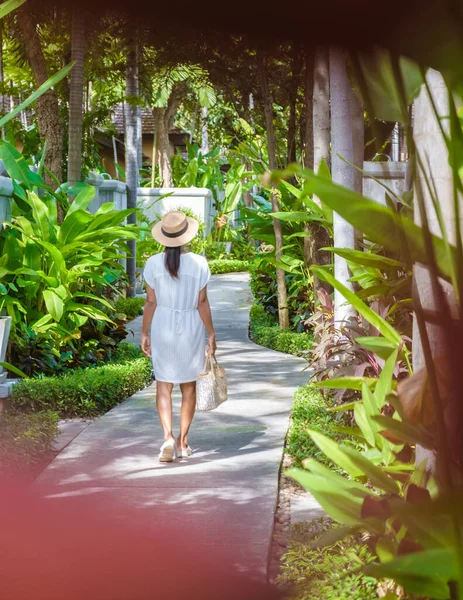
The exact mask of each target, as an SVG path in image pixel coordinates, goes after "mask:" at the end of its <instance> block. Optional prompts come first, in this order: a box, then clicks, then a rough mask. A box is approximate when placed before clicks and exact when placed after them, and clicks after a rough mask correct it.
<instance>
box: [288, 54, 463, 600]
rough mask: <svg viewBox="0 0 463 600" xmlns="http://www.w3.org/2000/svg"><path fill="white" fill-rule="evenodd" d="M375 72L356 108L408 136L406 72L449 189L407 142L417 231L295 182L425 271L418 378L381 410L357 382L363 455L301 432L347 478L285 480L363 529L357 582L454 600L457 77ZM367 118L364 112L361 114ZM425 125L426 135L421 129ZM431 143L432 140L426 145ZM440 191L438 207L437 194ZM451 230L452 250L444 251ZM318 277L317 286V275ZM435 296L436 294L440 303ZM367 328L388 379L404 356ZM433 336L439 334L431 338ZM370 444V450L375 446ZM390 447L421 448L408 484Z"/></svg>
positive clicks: (316, 469)
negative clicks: (393, 117) (376, 581)
mask: <svg viewBox="0 0 463 600" xmlns="http://www.w3.org/2000/svg"><path fill="white" fill-rule="evenodd" d="M380 66H381V68H380V69H379V78H375V77H373V78H371V79H370V78H369V77H367V76H366V70H367V69H366V68H365V65H364V64H362V62H361V61H357V63H356V69H357V70H358V71H359V72H360V75H361V77H360V78H359V79H358V80H359V81H360V82H361V84H362V85H361V92H362V93H363V94H364V97H365V98H366V99H367V101H366V106H367V110H369V111H370V110H371V107H372V106H373V105H374V103H375V101H378V100H380V101H381V102H380V105H383V104H384V102H383V100H384V97H385V98H386V103H387V104H388V105H390V106H391V107H393V108H394V109H395V108H396V107H398V109H399V114H400V115H401V117H400V118H401V119H403V121H405V123H406V129H407V131H408V133H410V132H411V129H410V123H409V120H408V104H407V90H406V89H405V87H406V86H404V80H406V81H407V85H408V86H410V82H411V83H413V81H412V80H410V79H407V69H409V68H411V70H412V71H413V73H414V75H416V74H417V75H418V79H420V80H421V82H423V81H425V85H424V87H423V89H422V91H421V94H420V97H419V99H418V101H417V112H416V114H415V126H416V127H417V128H418V130H419V127H421V126H422V123H421V122H420V121H419V120H418V116H421V115H423V116H425V117H426V119H427V121H426V131H425V132H424V133H425V135H426V134H427V132H429V131H431V130H432V127H434V135H435V138H433V139H436V140H438V137H439V135H441V136H442V139H443V141H444V144H443V145H442V148H441V152H442V154H441V156H443V155H444V154H443V153H444V152H445V151H446V150H448V157H449V165H450V168H449V169H447V170H446V169H445V168H444V166H445V165H444V162H445V161H442V160H441V161H438V168H439V169H441V171H442V173H441V175H442V177H444V179H445V180H446V181H449V182H450V183H451V185H450V186H448V187H445V186H441V187H440V188H439V192H438V191H437V189H436V186H435V184H434V180H433V176H432V173H433V162H432V161H433V156H432V155H431V156H426V157H425V156H424V154H423V146H422V144H421V139H420V144H419V145H418V147H415V145H414V143H413V138H412V137H411V136H409V138H408V143H409V148H411V164H412V168H413V167H415V168H416V172H417V173H418V177H417V178H416V179H415V187H414V190H413V192H414V197H415V202H416V203H417V207H418V208H419V218H420V221H419V222H418V223H414V222H413V221H412V220H411V219H409V218H408V217H407V216H406V215H403V214H398V213H397V211H396V210H395V209H394V207H392V206H381V205H378V204H376V203H375V202H372V201H370V200H367V199H366V198H364V197H362V196H361V195H360V194H357V193H355V192H354V191H352V190H349V189H346V188H343V187H341V186H338V185H335V184H333V183H332V182H330V181H328V180H326V179H323V178H322V177H319V176H315V175H313V174H312V173H310V172H308V173H306V175H307V181H308V193H312V194H316V195H317V196H318V197H320V198H321V199H322V200H323V201H324V202H325V203H326V204H328V205H329V206H330V207H331V208H332V209H333V210H335V211H336V212H337V213H339V215H340V216H342V217H343V218H344V219H346V220H347V221H348V222H349V223H350V224H351V225H352V226H354V227H356V228H358V229H360V231H362V232H363V233H364V234H365V235H366V236H367V237H368V238H369V239H370V240H371V241H373V242H374V243H377V244H380V245H381V246H383V247H384V248H386V249H387V250H388V251H397V249H399V250H400V252H401V254H402V255H403V257H404V262H405V264H406V265H407V269H409V268H410V266H411V265H413V264H414V263H418V264H419V265H422V266H424V267H425V268H424V270H423V267H419V268H417V267H416V266H415V269H416V272H417V273H419V274H420V276H421V275H424V274H425V275H426V276H425V278H424V279H419V278H418V280H417V281H429V282H430V287H429V286H428V288H427V289H428V292H429V296H428V297H427V298H426V297H424V296H423V295H422V292H423V290H420V289H418V295H417V299H416V300H415V302H414V310H415V318H416V321H417V324H418V331H419V337H418V336H417V337H416V338H415V339H414V348H418V350H417V351H416V352H414V357H415V359H416V364H415V368H416V367H417V366H421V364H422V363H423V362H424V364H425V369H422V370H419V371H418V372H417V373H415V375H414V376H413V377H410V378H406V379H405V380H404V381H403V382H400V384H399V386H398V387H397V396H396V395H395V394H394V393H393V392H392V393H391V394H389V395H387V396H386V397H385V398H386V404H384V403H383V402H382V401H381V402H380V401H379V397H378V386H379V387H380V390H381V397H383V396H382V393H383V391H384V388H385V386H384V385H383V384H381V383H380V381H381V379H382V376H381V377H380V378H379V379H373V380H369V381H365V380H363V381H362V382H361V384H360V385H361V390H362V401H361V404H358V407H359V408H357V404H355V405H354V406H353V408H354V416H355V418H356V422H357V425H358V427H359V429H360V430H361V434H362V435H363V437H364V438H365V440H366V442H367V444H368V446H371V448H369V449H367V448H368V446H365V451H364V452H363V453H362V452H353V451H352V449H348V448H345V447H343V446H342V445H341V446H339V445H337V444H335V443H334V444H333V443H332V441H331V440H327V439H326V438H324V437H323V436H320V434H317V433H313V432H312V434H311V435H312V438H313V439H314V441H316V443H317V444H318V445H319V447H320V448H321V449H323V450H324V451H325V453H326V454H327V456H330V457H331V458H332V459H333V460H335V462H336V463H337V464H338V465H339V466H341V467H342V468H344V469H345V470H346V472H347V473H349V475H350V479H344V480H343V479H342V478H337V476H336V474H335V473H333V472H330V471H329V470H323V469H322V468H320V465H317V464H316V463H314V462H312V461H309V462H308V463H306V467H307V472H294V473H293V474H294V476H295V477H297V478H298V480H299V481H300V482H301V483H303V484H304V485H306V487H307V488H308V489H310V490H311V491H312V493H313V494H314V495H315V496H316V497H318V498H319V500H320V501H321V502H322V504H324V505H325V508H326V509H327V510H328V512H329V513H330V514H331V516H333V517H334V518H335V519H337V520H339V521H341V522H342V523H344V524H345V525H347V526H348V527H349V528H350V527H354V528H356V529H358V528H360V529H361V530H367V531H368V536H369V539H370V540H371V547H372V549H373V550H374V552H375V554H376V556H377V561H376V562H375V563H373V564H372V565H370V566H368V567H367V568H366V569H365V572H366V573H368V574H370V575H373V576H375V577H377V578H385V577H386V578H392V579H394V580H395V582H396V583H397V584H398V586H401V587H403V588H405V590H406V591H408V592H409V593H411V594H416V595H418V596H423V597H426V598H428V597H432V598H442V599H449V598H451V599H457V598H458V599H459V598H461V597H462V594H463V578H462V571H461V564H463V559H462V557H463V554H462V546H461V543H460V538H461V510H460V506H461V481H462V478H461V473H462V471H461V465H462V459H461V456H462V443H461V435H460V434H459V433H458V432H459V431H460V428H461V423H462V418H461V414H462V412H461V403H460V402H459V399H460V398H461V378H460V377H459V375H458V371H459V367H458V359H457V357H456V356H457V352H456V346H455V341H456V340H459V339H460V337H461V320H460V319H456V318H455V316H454V315H456V314H459V312H460V298H461V281H460V279H461V277H460V276H461V268H460V267H459V265H461V264H463V258H462V250H461V231H460V225H461V223H460V210H461V208H460V204H459V201H458V200H456V201H455V202H454V203H453V206H454V208H455V213H454V215H453V219H452V223H451V227H452V230H450V229H449V225H450V224H449V222H448V221H447V220H446V215H445V214H444V213H443V211H442V207H441V203H445V202H449V203H452V202H453V201H454V200H455V199H457V198H458V194H459V190H461V189H462V184H461V169H460V167H461V156H462V155H461V152H460V151H459V149H461V147H462V129H461V124H460V122H459V119H458V114H457V111H456V107H455V101H454V98H455V96H454V92H455V91H456V89H460V88H461V78H460V75H459V74H458V75H457V74H456V73H455V72H454V73H453V76H454V77H455V78H454V79H452V78H449V79H448V82H450V83H448V86H449V89H448V90H447V92H445V93H443V90H444V87H443V80H442V78H438V77H437V76H436V74H435V72H431V73H429V74H428V75H427V76H426V77H425V72H424V70H420V69H419V68H418V69H417V68H416V67H414V68H412V67H413V66H412V67H410V65H406V66H405V68H404V64H403V62H401V61H399V60H397V59H396V58H394V57H392V58H391V57H390V56H388V55H386V56H385V57H384V56H383V57H381V63H380ZM446 75H448V74H447V73H446ZM439 77H440V76H439ZM381 78H382V79H381ZM378 83H379V84H380V86H379V87H380V88H381V90H382V91H381V94H380V95H378V94H377V93H376V92H375V86H378ZM459 86H460V87H459ZM412 87H413V86H412ZM418 87H419V86H418ZM377 89H379V88H377ZM375 93H376V95H375ZM379 96H381V98H380V97H379ZM437 98H438V99H439V103H437ZM445 98H447V100H448V102H447V103H446V110H447V112H444V113H442V106H443V104H442V101H443V100H444V99H445ZM381 103H382V104H381ZM426 104H427V106H425V105H426ZM370 114H374V112H373V111H372V110H371V113H370ZM443 114H444V115H446V116H447V119H444V120H446V121H447V123H449V126H448V127H444V126H443V116H442V115H443ZM379 116H381V115H379ZM433 120H434V125H432V126H430V123H432V121H433ZM423 139H424V138H423ZM439 144H440V142H439ZM439 144H437V142H436V146H438V145H439ZM439 147H440V146H439ZM445 147H446V149H445ZM428 148H430V146H428ZM428 160H429V162H427V161H428ZM296 171H298V169H297V170H296ZM292 172H293V173H294V171H292ZM441 175H440V176H441ZM446 192H448V197H445V196H442V194H444V195H445V193H446ZM388 193H389V194H390V196H391V198H392V201H393V202H394V200H395V198H394V196H395V195H394V193H393V192H391V191H390V190H388ZM439 194H441V195H439ZM399 201H401V199H399ZM389 204H391V203H389ZM453 229H455V234H454V237H453V239H455V244H456V245H452V244H451V243H450V241H449V240H450V239H451V237H450V232H451V231H452V233H453ZM420 269H422V270H420ZM318 272H319V273H320V270H319V271H318ZM324 275H325V277H326V272H325V274H324ZM329 277H330V276H329V274H328V278H329ZM330 282H331V283H332V284H333V285H335V284H336V285H337V286H338V289H339V291H340V292H341V293H342V294H343V295H344V297H345V298H346V299H348V301H349V302H350V303H352V305H353V306H355V305H357V306H358V307H360V308H362V310H364V308H365V307H366V305H364V306H362V304H359V302H358V301H359V298H358V297H357V296H356V295H355V294H354V293H353V292H351V291H350V290H346V288H345V286H342V284H340V283H339V282H336V281H335V280H332V279H331V280H330ZM443 282H447V283H443ZM443 287H446V292H445V293H444V291H443ZM452 288H453V289H452ZM450 290H451V291H450ZM367 308H368V307H367ZM366 314H367V311H365V310H364V316H365V315H366ZM374 319H375V320H376V323H377V327H378V330H379V332H380V333H381V335H382V337H383V338H384V339H385V340H387V341H388V342H389V343H390V344H391V345H392V346H394V350H393V353H392V354H391V355H390V356H389V358H388V359H387V361H386V365H385V369H386V367H388V369H389V372H390V373H391V372H392V371H393V363H394V361H395V359H396V355H398V354H397V353H398V352H403V351H404V348H405V346H404V345H403V341H402V338H401V336H400V335H399V334H398V332H396V331H395V330H394V329H393V328H392V327H391V326H390V324H387V322H386V321H384V320H378V319H377V317H374ZM431 325H432V327H430V326H431ZM436 325H437V327H436ZM428 327H429V328H428ZM436 331H437V332H439V336H437V337H436V336H435V332H436ZM380 339H381V338H380ZM431 340H434V342H435V345H434V346H431ZM439 340H440V341H439ZM437 353H438V354H437ZM404 356H405V355H404ZM423 359H424V360H423ZM385 369H384V370H385ZM384 370H383V372H384ZM384 382H386V383H387V386H386V389H387V388H389V389H393V385H392V380H390V379H387V380H386V378H385V379H383V383H384ZM331 383H332V384H333V382H331ZM350 383H351V384H353V383H354V382H350ZM336 385H339V386H341V385H342V386H343V387H347V386H348V385H349V381H348V380H346V381H345V382H344V383H342V379H340V380H338V384H336ZM355 410H357V415H356V414H355ZM378 411H379V413H378ZM377 436H380V437H382V438H383V439H384V440H386V442H387V444H385V445H384V442H382V441H381V444H383V446H382V448H381V453H378V447H376V446H377V445H378V446H379V443H380V442H379V437H377ZM372 444H375V447H374V448H373V446H372ZM389 444H392V448H393V449H392V454H393V455H395V457H396V459H397V460H399V459H401V460H400V462H401V463H402V464H403V463H404V462H405V464H407V461H408V460H409V458H410V449H412V450H413V448H414V447H415V448H416V450H417V454H418V451H419V454H420V455H421V456H423V450H428V455H427V456H424V457H423V458H424V459H425V460H421V459H419V466H418V468H417V469H415V467H414V466H413V465H409V468H410V467H411V468H412V474H411V475H409V476H407V475H406V472H405V470H404V469H403V466H402V464H399V465H398V469H399V471H400V472H398V471H397V468H396V467H394V464H393V463H390V464H389V465H387V464H386V463H387V460H388V457H389V458H391V459H392V457H391V455H390V450H391V448H390V447H389ZM408 445H409V446H410V447H408ZM366 453H368V454H366ZM407 453H408V454H409V456H408V457H407V456H406V454H407ZM430 457H431V458H430ZM365 459H367V460H365ZM392 460H393V461H395V459H392ZM378 461H379V462H378ZM391 467H394V468H392V469H391ZM362 480H363V481H368V486H365V485H363V484H362ZM359 484H361V486H360V487H359ZM400 593H401V592H400V588H398V589H397V590H395V593H393V592H390V593H389V597H390V598H397V597H399V594H400Z"/></svg>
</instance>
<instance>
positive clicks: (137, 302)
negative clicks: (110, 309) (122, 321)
mask: <svg viewBox="0 0 463 600" xmlns="http://www.w3.org/2000/svg"><path fill="white" fill-rule="evenodd" d="M144 305H145V298H142V297H138V298H119V299H118V300H116V302H115V303H114V308H115V309H116V310H117V312H119V313H123V314H124V315H126V317H127V319H129V321H131V320H132V319H135V317H138V316H139V315H142V314H143V306H144Z"/></svg>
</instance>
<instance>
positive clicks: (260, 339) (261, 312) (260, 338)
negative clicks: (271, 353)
mask: <svg viewBox="0 0 463 600" xmlns="http://www.w3.org/2000/svg"><path fill="white" fill-rule="evenodd" d="M250 318H251V322H250V332H251V339H252V340H253V342H255V343H256V344H259V345H260V346H265V347H266V348H270V349H272V350H276V351H278V352H285V353H286V354H294V355H296V356H299V355H302V354H304V353H306V352H307V351H308V350H310V348H311V346H312V337H311V336H310V334H309V333H295V332H293V331H287V330H282V329H280V328H279V326H278V323H277V321H276V319H275V318H274V317H273V316H272V315H270V314H269V313H267V312H266V311H265V309H264V307H263V306H261V305H260V304H254V306H253V307H252V308H251V315H250Z"/></svg>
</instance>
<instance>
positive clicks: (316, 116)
mask: <svg viewBox="0 0 463 600" xmlns="http://www.w3.org/2000/svg"><path fill="white" fill-rule="evenodd" d="M304 100H305V102H304V103H305V106H304V111H305V120H306V126H305V140H304V166H305V167H307V168H308V169H313V170H314V171H315V172H316V173H317V172H318V169H319V168H320V165H321V163H322V161H323V160H324V161H325V163H326V164H327V165H328V167H329V165H330V151H331V148H330V143H331V131H330V69H329V56H328V49H327V48H323V47H318V48H316V50H315V51H312V50H307V52H306V57H305V90H304ZM314 200H315V202H317V203H319V200H318V199H317V198H315V197H314ZM304 229H305V231H306V232H307V234H308V235H307V236H306V237H305V238H304V258H305V262H306V264H307V265H308V266H310V265H328V264H330V263H331V260H332V258H331V254H330V253H329V252H327V251H323V250H322V248H326V247H327V246H330V245H331V238H330V234H329V232H328V230H327V229H326V228H325V227H323V225H322V224H320V223H317V222H314V221H312V222H308V223H306V224H305V227H304ZM313 287H314V297H315V302H317V299H318V294H317V290H319V289H320V288H322V287H323V288H325V289H326V290H327V291H328V292H331V291H332V289H331V286H330V285H329V284H327V283H325V282H324V281H322V280H321V279H319V278H318V277H314V282H313Z"/></svg>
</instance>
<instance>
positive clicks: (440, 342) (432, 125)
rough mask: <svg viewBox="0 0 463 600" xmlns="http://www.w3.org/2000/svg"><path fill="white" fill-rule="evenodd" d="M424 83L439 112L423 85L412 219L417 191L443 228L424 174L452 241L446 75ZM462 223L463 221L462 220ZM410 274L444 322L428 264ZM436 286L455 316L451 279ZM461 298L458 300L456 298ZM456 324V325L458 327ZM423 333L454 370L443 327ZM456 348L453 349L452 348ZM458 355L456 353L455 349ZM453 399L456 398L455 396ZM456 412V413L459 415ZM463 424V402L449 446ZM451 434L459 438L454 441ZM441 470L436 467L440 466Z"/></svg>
mask: <svg viewBox="0 0 463 600" xmlns="http://www.w3.org/2000/svg"><path fill="white" fill-rule="evenodd" d="M426 77H427V81H428V85H429V88H430V91H431V94H432V97H433V100H434V103H435V105H436V107H437V111H438V113H439V116H440V124H439V122H438V121H437V119H436V116H435V113H434V110H433V108H432V105H431V102H430V99H429V96H428V93H427V91H426V88H425V87H424V86H423V88H422V89H421V93H420V95H419V97H418V98H417V99H416V100H415V103H414V107H413V110H414V126H413V128H414V140H415V145H416V155H419V156H420V157H421V160H422V162H423V165H424V167H423V168H424V170H422V169H421V168H420V167H419V166H418V165H417V171H416V184H415V193H414V195H415V198H416V199H415V202H414V203H415V211H414V213H415V222H416V223H417V224H418V225H421V223H422V222H423V218H422V214H421V208H420V207H419V200H420V198H419V196H418V194H421V198H422V201H423V203H424V206H425V209H426V216H427V220H428V224H429V229H430V231H431V233H433V234H434V235H436V236H438V237H442V232H441V229H440V226H439V223H438V219H437V215H436V212H435V210H434V207H433V203H432V199H431V197H430V194H429V190H428V187H427V184H426V177H428V179H430V180H431V181H432V182H433V183H432V186H434V188H435V189H436V190H438V201H439V204H440V209H441V211H442V217H443V220H444V224H445V228H446V232H447V235H448V238H449V242H450V243H451V244H456V236H455V210H454V206H453V202H454V195H453V194H454V192H453V177H452V170H451V168H450V165H449V163H448V149H447V147H446V144H445V141H444V139H443V137H442V133H441V127H443V128H444V130H445V131H446V133H447V135H449V131H448V130H449V120H448V114H449V104H448V90H447V88H446V86H445V83H444V79H443V77H442V75H441V74H440V73H438V72H437V71H434V70H433V69H429V70H428V72H427V76H426ZM462 215H463V207H461V206H460V218H462ZM461 225H463V223H461ZM413 275H414V296H415V302H417V301H419V302H420V303H421V306H422V307H423V309H424V310H426V311H431V312H435V313H436V314H439V315H440V317H441V319H442V320H443V321H444V316H443V315H444V313H445V311H444V310H442V303H441V302H439V300H438V298H437V297H436V296H437V295H436V290H435V288H434V286H433V284H432V279H431V275H430V273H429V271H428V269H427V268H426V267H424V266H422V265H418V264H415V266H414V269H413ZM440 287H441V289H442V291H443V295H444V298H445V301H446V302H447V304H448V305H449V307H450V310H451V312H452V316H453V317H455V318H457V316H458V315H457V314H456V313H457V310H456V300H455V297H454V293H453V288H452V286H451V285H450V284H449V283H446V282H444V281H440ZM460 302H461V300H460ZM457 330H458V328H456V331H457ZM426 331H427V337H428V339H429V345H430V349H431V351H432V355H433V358H437V359H441V360H442V359H444V360H443V361H442V362H443V363H445V364H447V365H448V366H449V369H450V370H452V368H453V365H452V358H454V357H452V356H451V354H452V353H451V348H449V344H448V343H447V342H446V339H445V331H444V328H443V327H442V326H439V325H431V324H427V325H426ZM456 350H457V348H454V351H456ZM455 356H456V357H457V360H458V352H455ZM424 368H426V364H425V357H424V352H423V343H422V340H421V337H420V330H419V327H418V324H417V319H416V316H415V319H414V323H413V369H414V371H415V372H417V371H419V370H421V369H424ZM458 369H459V367H458V366H456V367H455V369H453V371H454V373H458V372H459V371H458ZM457 399H458V400H460V398H458V395H457ZM458 412H459V413H460V415H458ZM459 424H460V425H461V402H459V407H458V408H457V411H456V414H454V415H452V423H448V427H449V431H448V438H449V445H453V446H454V447H458V446H459V444H460V441H461V434H459V433H458V432H457V435H455V432H454V431H452V429H453V426H454V425H455V426H456V427H458V425H459ZM455 438H459V439H460V441H458V440H457V439H455ZM424 459H427V460H428V467H430V468H433V466H434V456H433V454H432V453H431V452H428V451H426V450H424V449H423V448H421V447H419V446H418V447H417V449H416V462H417V464H420V463H421V462H422V461H423V460H424ZM439 470H440V469H439Z"/></svg>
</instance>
